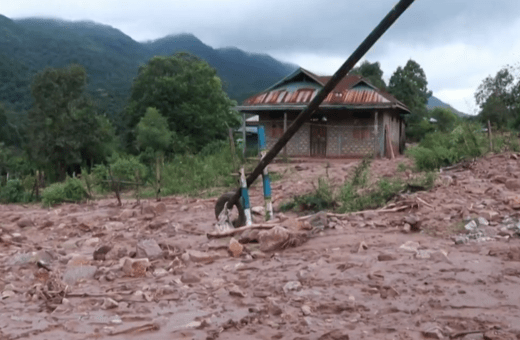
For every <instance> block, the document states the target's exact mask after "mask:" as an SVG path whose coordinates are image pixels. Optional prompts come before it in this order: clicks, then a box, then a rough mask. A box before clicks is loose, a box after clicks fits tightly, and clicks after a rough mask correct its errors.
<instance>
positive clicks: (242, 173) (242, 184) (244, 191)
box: [240, 167, 253, 225]
mask: <svg viewBox="0 0 520 340" xmlns="http://www.w3.org/2000/svg"><path fill="white" fill-rule="evenodd" d="M240 187H241V190H242V191H241V193H242V198H241V199H242V203H243V204H242V205H243V207H244V213H245V215H246V225H251V224H253V219H252V218H251V203H250V202H249V191H248V190H247V181H246V173H245V171H244V167H242V168H241V169H240Z"/></svg>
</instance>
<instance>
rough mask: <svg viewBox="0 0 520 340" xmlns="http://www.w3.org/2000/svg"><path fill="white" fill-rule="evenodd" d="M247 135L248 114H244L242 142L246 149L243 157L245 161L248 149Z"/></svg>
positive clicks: (243, 151) (243, 150)
mask: <svg viewBox="0 0 520 340" xmlns="http://www.w3.org/2000/svg"><path fill="white" fill-rule="evenodd" d="M246 138H247V134H246V114H245V113H242V141H243V143H244V148H243V149H242V156H243V157H244V159H245V158H246V148H247V141H246Z"/></svg>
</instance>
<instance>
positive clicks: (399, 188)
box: [280, 158, 437, 213]
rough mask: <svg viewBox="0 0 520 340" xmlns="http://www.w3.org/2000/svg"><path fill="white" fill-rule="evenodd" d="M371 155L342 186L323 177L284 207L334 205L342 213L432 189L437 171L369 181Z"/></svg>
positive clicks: (309, 208) (313, 208)
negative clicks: (337, 186) (305, 192)
mask: <svg viewBox="0 0 520 340" xmlns="http://www.w3.org/2000/svg"><path fill="white" fill-rule="evenodd" d="M370 164H371V159H370V158H365V159H364V160H362V161H361V162H360V163H359V164H358V165H357V166H356V168H355V169H354V174H353V176H352V178H351V179H350V180H347V181H346V182H345V183H343V185H341V186H340V187H339V189H335V186H334V185H333V184H332V183H331V182H330V180H329V179H328V177H327V178H320V179H319V180H318V186H317V187H316V188H315V190H314V191H313V192H311V193H309V194H306V195H301V196H296V197H294V198H293V199H292V200H290V201H288V202H286V203H285V204H282V205H281V206H280V210H282V211H288V210H295V211H297V212H301V211H320V210H327V209H334V210H336V211H337V212H339V213H348V212H355V211H361V210H367V209H377V208H380V207H383V206H385V205H386V204H387V203H388V202H389V201H390V200H391V199H392V198H394V197H395V196H396V195H398V194H400V193H404V192H410V191H411V192H415V191H419V190H430V189H431V188H433V186H434V184H435V180H436V178H437V175H436V174H435V173H433V172H427V173H424V174H422V175H419V176H417V177H416V178H414V179H411V180H409V181H404V180H402V179H399V178H391V179H387V178H382V179H380V180H378V181H377V182H376V183H374V184H372V185H369V184H368V183H369V175H370Z"/></svg>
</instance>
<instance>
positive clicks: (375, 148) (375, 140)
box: [374, 111, 378, 159]
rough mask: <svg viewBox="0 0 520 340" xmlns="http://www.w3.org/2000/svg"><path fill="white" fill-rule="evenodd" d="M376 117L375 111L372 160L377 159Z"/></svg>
mask: <svg viewBox="0 0 520 340" xmlns="http://www.w3.org/2000/svg"><path fill="white" fill-rule="evenodd" d="M377 116H378V112H377V111H376V112H375V114H374V159H375V158H377V149H378V148H377V144H378V135H377Z"/></svg>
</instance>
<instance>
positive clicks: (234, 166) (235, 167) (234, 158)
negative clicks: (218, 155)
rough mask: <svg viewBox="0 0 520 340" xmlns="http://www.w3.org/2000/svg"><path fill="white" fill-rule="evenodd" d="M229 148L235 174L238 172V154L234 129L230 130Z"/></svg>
mask: <svg viewBox="0 0 520 340" xmlns="http://www.w3.org/2000/svg"><path fill="white" fill-rule="evenodd" d="M228 131H229V148H230V149H231V157H232V159H233V172H235V171H237V170H238V164H237V163H238V162H237V154H236V150H235V139H234V138H233V129H232V128H229V130H228Z"/></svg>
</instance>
